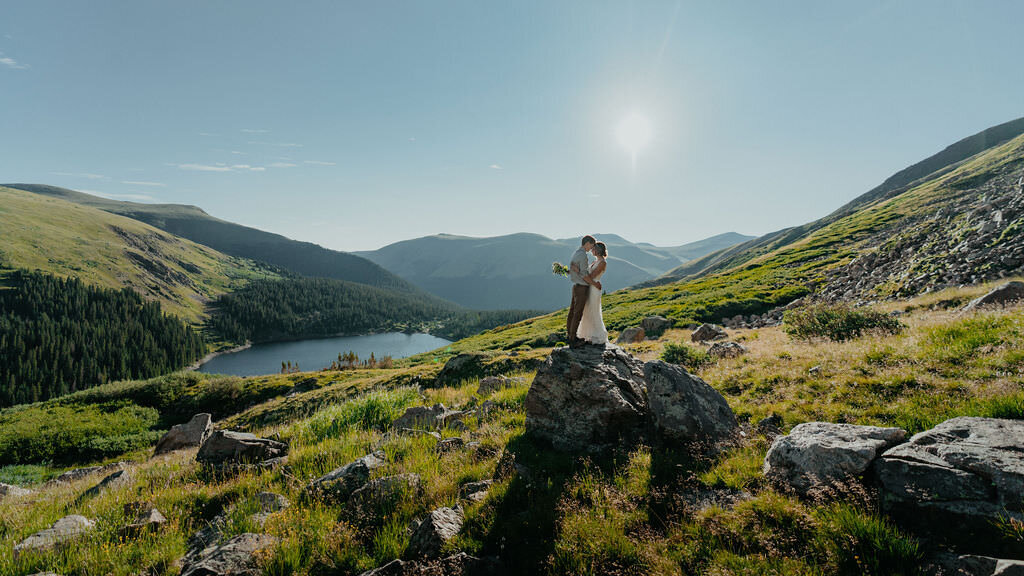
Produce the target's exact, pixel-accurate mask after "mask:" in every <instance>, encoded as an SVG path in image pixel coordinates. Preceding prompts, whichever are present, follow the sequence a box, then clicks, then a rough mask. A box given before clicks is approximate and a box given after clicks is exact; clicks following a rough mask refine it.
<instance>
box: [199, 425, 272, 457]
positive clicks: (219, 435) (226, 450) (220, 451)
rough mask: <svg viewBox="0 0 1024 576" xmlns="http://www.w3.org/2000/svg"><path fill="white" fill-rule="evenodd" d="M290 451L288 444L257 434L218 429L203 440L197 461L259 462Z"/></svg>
mask: <svg viewBox="0 0 1024 576" xmlns="http://www.w3.org/2000/svg"><path fill="white" fill-rule="evenodd" d="M287 453H288V445H287V444H284V443H282V442H278V441H276V440H270V439H268V438H260V437H259V436H256V435H255V434H249V433H246V432H234V431H231V430H217V431H216V432H214V433H213V434H211V435H210V437H209V438H207V439H206V441H205V442H203V445H202V446H201V447H200V448H199V453H198V454H196V461H198V462H201V463H204V464H236V463H242V464H258V463H261V462H265V461H268V460H272V459H276V458H280V457H282V456H284V455H286V454H287Z"/></svg>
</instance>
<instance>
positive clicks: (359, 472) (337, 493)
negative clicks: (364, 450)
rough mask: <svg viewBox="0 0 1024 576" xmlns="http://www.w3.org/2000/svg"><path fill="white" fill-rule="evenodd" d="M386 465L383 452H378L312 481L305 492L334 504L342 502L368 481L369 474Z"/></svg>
mask: <svg viewBox="0 0 1024 576" xmlns="http://www.w3.org/2000/svg"><path fill="white" fill-rule="evenodd" d="M386 463H387V460H386V458H385V455H384V452H383V451H381V450H378V451H377V452H374V453H372V454H367V455H366V456H363V457H362V458H359V459H358V460H354V461H352V462H349V463H348V464H345V465H344V466H342V467H340V468H335V469H334V470H332V471H330V472H328V473H327V474H325V475H323V476H321V477H320V478H317V479H316V480H313V481H312V482H311V483H310V484H309V486H307V488H306V490H307V491H308V492H313V493H318V494H321V495H323V496H325V497H326V498H328V499H330V500H332V501H335V502H344V501H345V500H347V499H348V497H349V496H351V495H352V493H353V492H355V491H356V490H358V489H360V488H362V487H363V486H365V485H366V483H367V482H369V481H370V473H371V472H372V471H373V470H376V469H377V468H380V467H381V466H384V465H385V464H386Z"/></svg>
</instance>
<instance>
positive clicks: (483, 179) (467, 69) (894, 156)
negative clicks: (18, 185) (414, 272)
mask: <svg viewBox="0 0 1024 576" xmlns="http://www.w3.org/2000/svg"><path fill="white" fill-rule="evenodd" d="M1021 22H1024V2H1019V1H1018V0H1006V1H989V0H963V1H953V2H951V1H944V0H899V1H891V2H890V1H866V2H840V1H835V2H832V1H827V2H826V1H822V0H808V1H800V2H798V1H792V0H779V1H777V2H762V1H749V2H736V1H728V0H725V1H716V2H710V1H709V2H699V3H698V2H677V1H665V2H658V1H653V0H651V1H642V2H641V1H637V2H629V1H615V2H601V1H596V0H581V1H568V0H557V1H552V0H538V1H529V0H517V1H516V2H490V1H481V0H467V1H458V2H453V1H443V0H433V1H424V0H408V1H404V2H392V1H387V0H375V1H373V2H366V1H363V2H354V1H353V2H342V1H324V2H315V1H305V2H301V3H299V2H267V1H258V0H245V1H228V0H218V1H214V2H211V1H209V0H177V1H175V2H157V1H148V0H143V1H139V0H124V1H121V2H109V1H103V0H95V1H91V2H79V1H66V2H53V1H46V0H34V1H32V2H2V3H0V131H2V133H3V138H2V144H0V182H30V183H42V184H51V185H56V186H63V187H67V188H72V189H75V190H80V191H85V192H91V193H95V194H99V195H103V196H107V197H111V198H116V199H122V200H132V201H142V202H161V203H180V204H194V205H197V206H200V207H201V208H203V209H204V210H206V211H207V212H208V213H210V214H211V215H214V216H216V217H219V218H223V219H225V220H230V221H233V222H238V223H241V224H245V225H249V226H254V227H257V228H261V229H264V230H268V231H272V232H277V233H280V234H284V235H285V236H288V237H291V238H295V239H298V240H305V241H311V242H316V243H318V244H321V245H323V246H326V247H329V248H333V249H338V250H369V249H375V248H379V247H381V246H384V245H386V244H389V243H392V242H396V241H399V240H404V239H409V238H415V237H419V236H425V235H429V234H437V233H450V234H462V235H469V236H495V235H501V234H510V233H515V232H535V233H539V234H544V235H546V236H551V237H570V236H578V235H582V234H585V233H592V232H598V233H600V232H607V233H611V232H614V233H617V234H620V235H622V236H624V237H626V238H628V239H630V240H633V241H637V242H651V243H654V244H656V245H664V246H668V245H678V244H683V243H686V242H690V241H695V240H699V239H702V238H705V237H708V236H711V235H714V234H718V233H722V232H728V231H736V232H741V233H745V234H757V235H760V234H764V233H768V232H771V231H774V230H777V229H780V228H784V227H788V226H794V225H799V224H803V223H805V222H808V221H811V220H814V219H817V218H819V217H821V216H824V215H825V214H827V213H829V212H831V211H833V210H835V209H836V208H838V207H839V206H841V205H842V204H844V203H846V202H847V201H849V200H851V199H853V198H855V197H856V196H858V195H860V194H862V193H864V192H866V191H867V190H869V189H871V188H872V187H874V186H875V185H877V184H879V183H880V182H881V181H882V180H884V179H885V178H886V177H888V176H889V175H891V174H892V173H894V172H896V171H898V170H900V169H902V168H904V167H906V166H908V165H910V164H912V163H914V162H917V161H918V160H921V159H923V158H925V157H927V156H929V155H931V154H934V153H935V152H938V151H939V150H941V149H943V148H944V147H946V146H948V145H949V144H952V143H953V142H955V141H957V140H959V139H961V138H964V137H966V136H969V135H971V134H973V133H975V132H978V131H980V130H983V129H985V128H988V127H990V126H993V125H996V124H1000V123H1002V122H1006V121H1009V120H1013V119H1015V118H1018V117H1021V116H1024V74H1022V73H1021V70H1022V68H1021V59H1020V58H1021V54H1024V34H1022V33H1021ZM625 118H641V119H642V122H645V123H646V124H647V126H648V127H649V138H643V137H642V136H640V137H639V138H640V139H641V140H646V141H645V142H638V141H630V142H623V141H622V140H623V139H622V122H623V121H624V119H625ZM634 131H635V130H634ZM641 132H643V130H641Z"/></svg>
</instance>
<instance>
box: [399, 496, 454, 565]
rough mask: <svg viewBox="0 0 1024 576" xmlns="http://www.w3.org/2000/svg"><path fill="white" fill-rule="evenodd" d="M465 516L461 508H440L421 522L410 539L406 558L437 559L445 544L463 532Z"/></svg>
mask: <svg viewBox="0 0 1024 576" xmlns="http://www.w3.org/2000/svg"><path fill="white" fill-rule="evenodd" d="M463 519H464V515H463V512H462V508H461V507H458V506H457V507H455V508H438V509H437V510H434V511H433V512H431V513H430V514H428V515H427V517H426V518H425V519H424V520H423V521H422V522H420V524H419V526H417V527H416V530H415V531H414V532H413V533H412V536H411V537H410V538H409V547H408V548H406V556H408V557H410V558H437V557H438V556H439V555H440V554H441V547H442V546H444V544H445V542H447V541H449V540H451V539H452V538H454V537H455V536H456V535H457V534H458V533H459V530H462V521H463Z"/></svg>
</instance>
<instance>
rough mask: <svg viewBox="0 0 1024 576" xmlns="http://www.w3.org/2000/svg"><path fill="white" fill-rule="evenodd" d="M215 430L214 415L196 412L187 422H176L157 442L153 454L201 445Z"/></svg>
mask: <svg viewBox="0 0 1024 576" xmlns="http://www.w3.org/2000/svg"><path fill="white" fill-rule="evenodd" d="M211 432H213V425H212V417H211V416H210V415H209V414H206V413H203V414H196V415H195V416H193V417H192V419H191V420H189V421H188V422H187V423H185V424H175V425H174V426H172V427H171V429H170V430H168V431H167V433H166V434H164V435H163V437H162V438H160V441H159V442H157V443H156V448H155V449H154V450H153V454H154V455H156V454H163V453H165V452H171V451H174V450H181V449H182V448H191V447H193V446H201V445H202V444H203V442H205V441H206V439H207V438H209V436H210V433H211Z"/></svg>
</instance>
